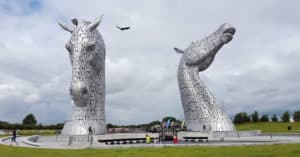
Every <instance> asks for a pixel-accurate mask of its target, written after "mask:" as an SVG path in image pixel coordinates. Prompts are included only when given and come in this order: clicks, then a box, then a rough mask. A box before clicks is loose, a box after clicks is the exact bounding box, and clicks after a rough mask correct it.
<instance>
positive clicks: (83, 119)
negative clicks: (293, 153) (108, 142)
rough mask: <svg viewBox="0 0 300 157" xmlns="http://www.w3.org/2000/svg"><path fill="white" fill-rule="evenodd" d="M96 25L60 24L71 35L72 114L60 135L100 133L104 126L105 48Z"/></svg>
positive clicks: (67, 44)
mask: <svg viewBox="0 0 300 157" xmlns="http://www.w3.org/2000/svg"><path fill="white" fill-rule="evenodd" d="M100 22H101V18H99V19H97V20H96V21H95V22H89V21H86V20H78V19H72V23H73V25H67V24H63V23H61V22H59V24H60V26H61V27H62V28H63V29H64V30H66V31H68V32H70V33H71V34H72V35H71V39H70V40H69V41H68V42H67V43H66V46H65V47H66V49H67V50H68V52H69V56H70V61H71V65H72V81H71V86H70V95H71V98H72V100H73V101H72V102H73V103H74V105H75V107H74V111H73V114H72V116H71V118H70V119H69V120H67V121H66V123H65V125H64V128H63V130H62V134H63V135H87V134H91V133H93V134H102V133H105V132H106V123H105V45H104V41H103V39H102V36H101V34H100V33H99V32H98V30H97V26H98V25H99V24H100Z"/></svg>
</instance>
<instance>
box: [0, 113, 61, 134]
mask: <svg viewBox="0 0 300 157" xmlns="http://www.w3.org/2000/svg"><path fill="white" fill-rule="evenodd" d="M63 126H64V123H57V124H52V125H43V124H41V123H40V124H37V120H36V119H35V116H34V115H33V114H32V113H30V114H28V115H26V116H25V117H24V119H23V121H22V123H14V124H11V123H8V122H4V121H0V129H9V130H14V129H20V130H30V129H35V130H43V129H47V130H48V129H50V130H61V129H62V128H63Z"/></svg>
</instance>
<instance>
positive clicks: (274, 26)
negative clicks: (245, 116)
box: [0, 0, 300, 124]
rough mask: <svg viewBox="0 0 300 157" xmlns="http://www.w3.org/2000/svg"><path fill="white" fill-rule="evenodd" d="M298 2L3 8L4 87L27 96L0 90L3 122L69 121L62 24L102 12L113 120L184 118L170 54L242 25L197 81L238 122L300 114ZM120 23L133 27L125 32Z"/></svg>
mask: <svg viewBox="0 0 300 157" xmlns="http://www.w3.org/2000/svg"><path fill="white" fill-rule="evenodd" d="M3 3H5V1H1V3H0V5H3ZM297 3H298V2H297V1H289V2H283V1H272V2H269V1H268V2H267V1H238V0H232V1H226V2H225V1H224V2H220V1H196V0H191V1H180V0H175V1H171V0H167V1H159V0H154V1H89V2H88V3H87V2H86V1H73V0H72V1H71V0H66V1H58V0H51V1H50V0H49V1H48V0H45V1H42V7H41V8H40V10H39V11H37V12H34V13H32V14H27V15H26V16H24V15H20V14H9V13H7V12H5V11H3V10H0V18H1V19H2V21H3V22H2V23H1V24H0V28H1V29H0V34H1V36H3V37H5V38H1V39H0V71H1V77H0V87H1V85H4V84H7V83H10V84H12V85H14V86H16V87H17V89H20V88H22V91H26V92H21V94H20V96H18V97H17V98H15V97H14V94H13V93H8V92H7V93H6V91H5V90H1V88H0V98H1V96H2V94H1V93H4V94H5V95H6V97H5V99H0V119H1V120H7V121H12V122H20V120H21V119H22V118H23V116H24V115H25V114H27V113H29V112H33V113H34V114H36V115H37V119H38V120H39V121H40V122H42V123H54V122H63V121H64V120H65V119H66V118H67V117H68V116H69V115H68V114H69V113H70V110H71V108H72V104H71V99H70V96H69V93H68V91H69V84H70V80H71V68H70V65H69V58H68V54H67V51H66V50H65V48H64V44H65V43H66V42H67V40H68V39H69V38H70V34H69V33H68V32H65V31H63V30H62V29H61V28H59V26H58V25H57V23H56V21H57V20H65V21H66V22H70V21H69V20H70V19H71V18H73V17H77V18H86V19H89V20H93V19H95V18H96V17H97V16H99V15H101V14H102V13H104V18H103V21H102V23H101V25H100V27H99V28H98V29H99V30H100V31H101V32H102V34H103V37H104V40H105V44H106V48H107V67H106V68H107V70H106V78H107V80H106V85H107V86H106V87H107V89H106V90H107V93H108V94H107V97H106V104H107V105H106V110H107V113H106V116H107V119H108V122H112V123H119V124H127V123H142V122H148V121H151V120H156V119H160V118H162V116H164V115H173V116H176V117H179V118H183V116H182V115H183V113H182V109H181V102H180V96H179V93H178V87H177V79H176V73H177V66H178V64H179V59H180V54H176V53H175V52H174V51H173V47H178V48H183V49H184V48H186V47H187V46H188V45H189V44H190V42H191V41H193V40H199V39H201V38H203V37H204V36H206V35H208V34H209V33H210V32H212V31H214V30H216V29H217V28H218V27H219V25H220V24H222V23H224V22H229V23H232V24H233V25H234V26H235V27H236V28H237V32H236V35H235V37H234V39H233V41H232V42H231V43H230V44H228V45H226V46H224V47H223V48H222V49H221V50H220V52H219V53H218V54H217V56H216V59H215V62H214V63H213V64H212V65H211V67H210V68H209V69H208V70H206V71H205V72H203V73H201V74H200V77H201V78H202V79H203V80H204V81H205V83H206V84H207V86H208V88H209V89H210V90H211V91H212V93H213V94H214V95H215V97H216V99H217V100H218V102H219V103H220V104H222V105H221V106H223V108H224V110H225V111H226V112H228V113H229V114H231V115H232V114H234V113H236V112H240V111H247V112H252V111H253V110H254V109H255V110H258V111H261V112H270V113H280V112H281V111H283V110H286V109H289V110H291V111H292V110H295V109H297V108H299V107H300V104H299V102H300V98H298V96H299V94H300V93H299V91H298V89H299V83H298V80H299V77H300V75H299V72H300V68H299V67H300V66H299V63H298V59H299V57H300V53H299V51H300V47H299V46H298V45H299V44H298V41H299V40H300V31H299V30H298V29H297V26H298V25H299V23H300V22H299V20H298V19H299V17H298V14H296V13H295V12H296V10H297V9H296V8H295V7H296V6H298V5H297ZM18 5H19V4H18ZM20 5H22V4H20ZM18 7H19V6H16V8H15V9H16V12H18V11H17V10H18V9H19V8H18ZM116 24H120V25H130V26H132V29H131V30H129V31H124V32H120V31H119V30H117V29H116V28H115V25H116ZM9 80H11V81H9ZM20 82H24V84H25V85H23V83H20ZM4 94H3V95H4ZM7 95H8V96H7ZM37 95H38V97H39V99H37ZM25 97H26V98H27V101H26V102H25V101H24V100H25ZM28 100H32V101H28ZM3 108H4V109H5V110H4V109H3ZM53 115H55V116H53Z"/></svg>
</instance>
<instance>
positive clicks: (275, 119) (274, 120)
mask: <svg viewBox="0 0 300 157" xmlns="http://www.w3.org/2000/svg"><path fill="white" fill-rule="evenodd" d="M271 120H272V122H278V118H277V116H276V114H273V116H272V118H271Z"/></svg>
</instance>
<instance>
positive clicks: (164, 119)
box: [162, 116, 176, 122]
mask: <svg viewBox="0 0 300 157" xmlns="http://www.w3.org/2000/svg"><path fill="white" fill-rule="evenodd" d="M168 119H171V121H172V122H175V121H176V118H175V117H171V116H166V117H164V118H163V119H162V121H163V122H166V121H167V120H168Z"/></svg>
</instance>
